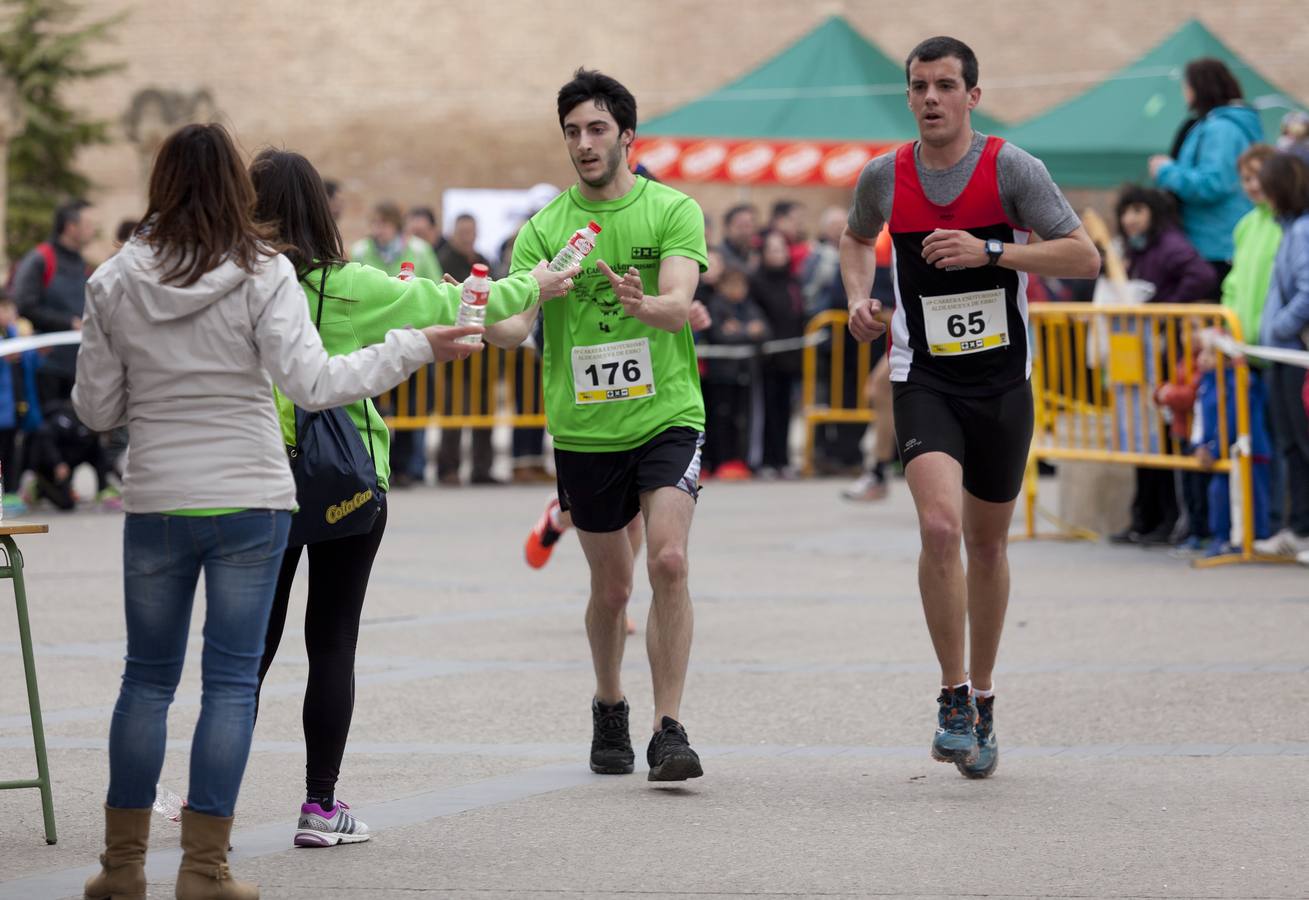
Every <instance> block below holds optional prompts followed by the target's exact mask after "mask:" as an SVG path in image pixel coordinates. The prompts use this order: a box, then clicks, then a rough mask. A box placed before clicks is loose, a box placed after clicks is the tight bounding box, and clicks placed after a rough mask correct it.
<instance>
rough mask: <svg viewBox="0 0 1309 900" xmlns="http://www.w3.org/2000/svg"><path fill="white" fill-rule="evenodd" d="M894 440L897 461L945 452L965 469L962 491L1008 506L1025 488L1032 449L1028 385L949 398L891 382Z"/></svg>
mask: <svg viewBox="0 0 1309 900" xmlns="http://www.w3.org/2000/svg"><path fill="white" fill-rule="evenodd" d="M891 392H892V397H893V398H894V401H895V436H896V442H897V443H898V444H899V448H900V459H901V461H902V462H903V463H904V464H905V465H906V466H908V465H909V463H910V461H912V460H913V459H914V458H915V457H917V456H920V455H922V454H924V453H931V452H933V451H939V452H941V453H947V454H949V455H950V456H951V457H953V458H954V459H955V460H957V461H958V463H959V465H961V466H963V469H964V490H966V491H968V493H970V494H972V495H973V496H974V497H976V498H977V499H979V500H986V501H988V502H990V503H1008V502H1009V501H1010V500H1013V499H1014V498H1015V497H1017V496H1018V494H1019V492H1020V491H1021V490H1022V488H1023V474H1024V472H1025V471H1026V469H1027V453H1028V451H1029V450H1030V449H1031V445H1032V418H1033V414H1034V411H1033V408H1032V385H1031V383H1030V382H1023V383H1022V384H1020V385H1019V386H1018V387H1015V388H1012V389H1010V390H1009V391H1007V392H1005V393H1003V394H996V395H994V396H991V397H952V396H948V395H946V394H943V393H941V392H939V391H936V390H933V389H932V388H929V387H924V386H923V385H921V384H911V383H908V382H900V381H897V382H894V383H893V384H892V385H891Z"/></svg>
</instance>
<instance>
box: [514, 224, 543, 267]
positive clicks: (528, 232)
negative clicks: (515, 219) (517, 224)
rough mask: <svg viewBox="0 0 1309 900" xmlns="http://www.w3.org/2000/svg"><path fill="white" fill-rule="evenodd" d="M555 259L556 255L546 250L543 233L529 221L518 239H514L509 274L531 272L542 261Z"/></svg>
mask: <svg viewBox="0 0 1309 900" xmlns="http://www.w3.org/2000/svg"><path fill="white" fill-rule="evenodd" d="M553 258H554V253H552V252H550V251H549V250H546V249H545V242H544V241H543V240H542V239H541V233H540V232H539V231H537V230H536V226H535V225H534V224H532V222H531V221H528V222H527V223H525V224H524V225H523V227H522V228H521V229H520V230H519V232H518V237H517V238H515V239H514V256H513V262H512V263H510V265H509V272H510V274H511V275H518V274H521V273H525V272H530V271H532V270H533V269H535V268H536V266H537V264H538V263H539V262H541V260H543V259H544V260H547V261H548V260H550V259H553Z"/></svg>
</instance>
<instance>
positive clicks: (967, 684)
mask: <svg viewBox="0 0 1309 900" xmlns="http://www.w3.org/2000/svg"><path fill="white" fill-rule="evenodd" d="M961 687H966V688H968V692H969V693H972V690H973V680H972V679H971V678H970V679H968V680H967V681H965V682H964V683H963V684H951V685H944V684H943V685H941V690H943V691H945V690H950V691H957V690H959V689H960V688H961Z"/></svg>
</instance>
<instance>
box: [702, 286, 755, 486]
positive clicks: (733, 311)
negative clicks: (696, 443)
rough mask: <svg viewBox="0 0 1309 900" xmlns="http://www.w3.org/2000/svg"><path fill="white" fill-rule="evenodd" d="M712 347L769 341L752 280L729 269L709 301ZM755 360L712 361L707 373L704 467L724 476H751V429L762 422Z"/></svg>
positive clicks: (730, 477)
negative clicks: (752, 289)
mask: <svg viewBox="0 0 1309 900" xmlns="http://www.w3.org/2000/svg"><path fill="white" fill-rule="evenodd" d="M708 308H709V314H710V316H712V318H713V324H712V325H711V326H710V327H709V340H710V343H712V344H717V345H719V346H725V347H741V346H749V345H751V344H754V345H758V344H760V343H762V342H763V341H766V340H768V338H769V329H768V322H767V321H766V320H765V319H764V314H763V312H762V311H761V310H760V309H759V307H758V305H757V304H756V303H755V302H754V301H753V300H752V299H751V298H750V280H749V276H747V275H746V274H745V272H743V271H742V270H741V269H738V268H735V267H730V266H729V267H727V268H725V269H723V272H722V274H721V275H720V276H719V278H718V290H717V291H716V292H715V293H714V295H713V296H712V297H710V298H709V303H708ZM757 376H758V361H757V360H756V359H710V360H709V366H708V371H707V372H706V373H705V380H704V398H705V419H706V422H705V424H706V428H705V431H706V434H705V448H704V465H705V469H706V471H712V472H713V473H714V474H715V475H717V476H718V477H720V478H729V479H732V478H736V479H740V478H749V477H750V476H751V470H750V466H749V464H748V462H747V461H748V460H749V458H750V448H751V432H752V430H753V428H752V425H753V423H754V422H756V421H758V419H759V416H758V412H757V410H756V407H757V402H756V399H755V398H756V397H757V395H758V393H759V392H758V391H757V390H755V388H756V387H757V385H758V381H759V379H758V377H757Z"/></svg>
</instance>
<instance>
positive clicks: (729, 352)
mask: <svg viewBox="0 0 1309 900" xmlns="http://www.w3.org/2000/svg"><path fill="white" fill-rule="evenodd" d="M826 341H827V335H826V334H824V333H823V332H814V333H813V334H811V335H808V336H807V337H798V338H783V339H781V340H776V341H764V342H763V343H762V344H756V345H751V346H745V347H741V346H725V345H722V344H698V345H696V348H695V353H696V356H698V357H700V358H701V359H750V358H752V357H755V356H771V355H773V354H777V353H789V352H791V351H793V350H803V349H805V348H806V347H816V346H818V345H819V344H822V343H825V342H826ZM80 343H82V332H80V331H56V332H52V333H50V334H34V335H31V336H29V337H16V338H7V339H5V340H2V341H0V357H5V356H13V355H15V354H18V353H25V352H26V351H28V350H44V349H46V348H47V347H67V346H76V345H78V344H80ZM1306 365H1309V363H1306Z"/></svg>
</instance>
